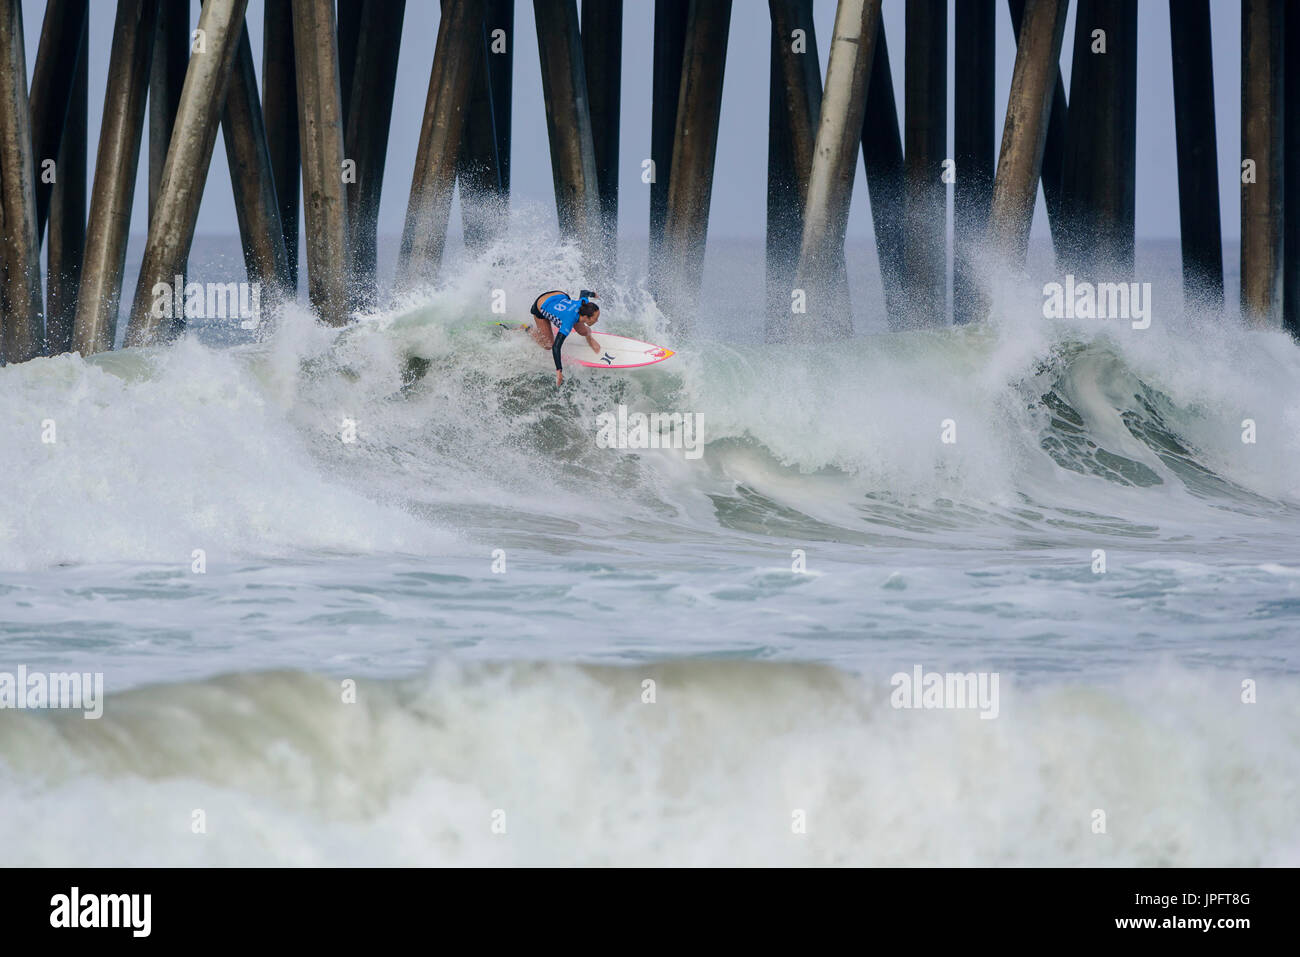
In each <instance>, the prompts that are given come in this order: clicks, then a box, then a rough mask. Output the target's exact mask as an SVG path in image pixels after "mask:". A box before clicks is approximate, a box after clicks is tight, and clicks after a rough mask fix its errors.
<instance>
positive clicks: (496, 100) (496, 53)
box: [483, 0, 515, 205]
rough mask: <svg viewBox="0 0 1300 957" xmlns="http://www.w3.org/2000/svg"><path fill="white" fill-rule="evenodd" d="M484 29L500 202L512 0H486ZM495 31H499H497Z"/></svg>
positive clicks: (505, 194) (505, 163)
mask: <svg viewBox="0 0 1300 957" xmlns="http://www.w3.org/2000/svg"><path fill="white" fill-rule="evenodd" d="M483 29H484V32H486V33H487V39H488V79H489V82H490V83H491V89H492V116H493V120H494V122H495V132H496V157H497V164H498V167H499V169H498V173H499V177H498V178H499V179H500V181H501V193H502V203H503V205H504V204H505V203H506V202H507V201H508V200H509V197H510V122H511V115H512V110H511V104H512V102H513V99H514V98H513V95H512V91H511V86H512V84H513V82H514V58H515V0H487V12H486V13H485V14H484V15H483ZM498 31H500V32H499V33H498Z"/></svg>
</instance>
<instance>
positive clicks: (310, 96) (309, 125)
mask: <svg viewBox="0 0 1300 957" xmlns="http://www.w3.org/2000/svg"><path fill="white" fill-rule="evenodd" d="M293 47H294V61H295V66H296V68H297V81H298V139H299V141H300V142H301V144H302V192H303V206H304V208H303V218H304V220H305V225H306V233H305V235H306V250H307V294H308V297H309V298H310V299H311V304H312V308H313V309H315V310H316V312H317V313H318V314H319V316H320V318H321V321H323V322H326V323H329V324H330V325H336V326H337V325H342V324H343V323H345V322H347V320H348V314H349V311H350V309H351V297H350V293H349V284H350V281H351V278H352V270H351V267H350V264H351V256H350V250H349V243H348V239H349V236H348V209H347V190H346V187H345V185H344V182H343V160H344V159H345V157H344V155H343V106H342V93H341V92H340V90H339V50H338V29H337V25H336V22H335V19H334V4H333V2H332V0H293Z"/></svg>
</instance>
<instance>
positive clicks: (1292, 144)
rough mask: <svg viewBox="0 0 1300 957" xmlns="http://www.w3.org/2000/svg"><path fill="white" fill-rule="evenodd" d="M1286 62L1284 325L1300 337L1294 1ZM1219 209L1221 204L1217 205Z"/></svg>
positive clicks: (1299, 97)
mask: <svg viewBox="0 0 1300 957" xmlns="http://www.w3.org/2000/svg"><path fill="white" fill-rule="evenodd" d="M1282 42H1283V54H1284V55H1285V58H1286V63H1287V64H1289V66H1288V68H1287V70H1286V78H1285V81H1284V82H1285V84H1286V89H1285V91H1284V94H1283V96H1284V100H1285V103H1286V107H1285V108H1286V115H1285V117H1284V118H1283V127H1284V130H1285V134H1284V135H1285V136H1286V142H1285V144H1284V146H1283V157H1284V163H1285V170H1284V176H1285V182H1284V189H1283V209H1282V232H1283V237H1282V250H1283V255H1284V257H1285V261H1284V262H1283V269H1282V275H1283V277H1284V278H1283V280H1282V328H1284V329H1286V330H1287V331H1288V332H1290V333H1291V335H1292V336H1293V337H1295V338H1296V339H1300V3H1297V2H1296V0H1290V2H1289V3H1288V4H1287V10H1286V35H1285V38H1284V39H1283V41H1282ZM1215 212H1218V204H1217V203H1216V204H1215Z"/></svg>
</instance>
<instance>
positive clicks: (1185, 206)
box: [1169, 0, 1300, 308]
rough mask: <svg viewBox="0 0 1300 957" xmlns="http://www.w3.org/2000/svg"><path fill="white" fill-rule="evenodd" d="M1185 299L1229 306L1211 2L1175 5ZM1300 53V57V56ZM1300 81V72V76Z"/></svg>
mask: <svg viewBox="0 0 1300 957" xmlns="http://www.w3.org/2000/svg"><path fill="white" fill-rule="evenodd" d="M1169 28H1170V30H1169V32H1170V40H1171V46H1172V49H1173V71H1174V130H1175V140H1176V144H1177V145H1176V148H1177V152H1178V218H1179V223H1180V234H1181V237H1180V238H1181V245H1182V254H1183V298H1184V299H1185V300H1186V301H1187V302H1188V303H1191V302H1192V301H1193V300H1199V301H1201V302H1204V303H1205V304H1206V305H1209V306H1212V307H1214V308H1218V307H1221V306H1222V305H1223V236H1222V231H1221V228H1220V224H1219V174H1218V146H1217V141H1216V139H1215V128H1214V60H1213V57H1212V56H1211V47H1210V0H1169ZM1297 52H1300V51H1297ZM1297 74H1298V75H1300V71H1297Z"/></svg>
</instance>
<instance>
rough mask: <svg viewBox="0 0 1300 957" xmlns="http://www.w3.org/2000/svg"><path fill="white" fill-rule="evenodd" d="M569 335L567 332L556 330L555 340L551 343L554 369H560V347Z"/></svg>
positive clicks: (557, 370)
mask: <svg viewBox="0 0 1300 957" xmlns="http://www.w3.org/2000/svg"><path fill="white" fill-rule="evenodd" d="M568 337H569V334H568V333H567V332H557V333H556V334H555V341H554V342H553V343H551V356H552V358H554V359H555V371H556V372H559V371H560V349H561V347H563V345H564V340H565V339H567V338H568Z"/></svg>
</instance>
